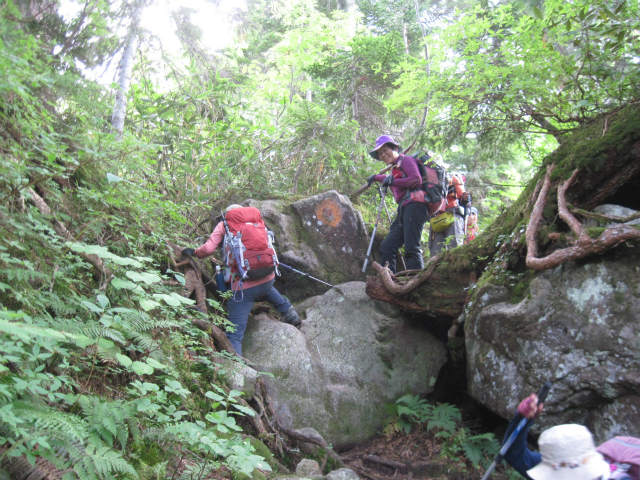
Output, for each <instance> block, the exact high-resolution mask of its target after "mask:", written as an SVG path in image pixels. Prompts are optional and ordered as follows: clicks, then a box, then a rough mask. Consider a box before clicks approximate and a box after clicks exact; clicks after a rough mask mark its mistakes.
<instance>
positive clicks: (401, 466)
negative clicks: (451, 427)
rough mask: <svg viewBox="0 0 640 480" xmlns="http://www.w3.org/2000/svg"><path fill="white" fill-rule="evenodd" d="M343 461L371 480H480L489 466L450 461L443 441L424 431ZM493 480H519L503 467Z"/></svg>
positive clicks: (375, 442) (363, 448)
mask: <svg viewBox="0 0 640 480" xmlns="http://www.w3.org/2000/svg"><path fill="white" fill-rule="evenodd" d="M341 457H342V459H343V461H344V462H345V465H346V466H347V467H348V468H351V469H352V470H353V471H355V472H357V473H358V475H359V476H360V477H361V478H363V479H371V480H392V479H393V480H397V479H399V478H413V479H422V480H444V479H448V480H468V479H470V478H481V477H482V475H483V474H484V472H485V469H484V467H486V466H487V465H488V463H490V462H489V461H484V462H482V464H481V465H482V466H474V465H473V463H472V462H471V461H469V460H468V459H466V458H449V457H447V456H446V453H445V452H443V442H442V440H440V439H438V438H436V435H435V434H434V433H433V432H430V431H428V430H427V429H426V428H424V427H421V428H416V429H414V430H413V431H411V432H410V433H404V432H398V433H396V434H394V435H392V436H388V435H380V436H377V437H375V438H373V439H371V440H369V441H368V442H366V443H363V444H360V445H358V446H356V447H353V448H351V449H350V450H348V451H345V452H342V455H341ZM490 478H492V479H494V480H514V479H516V478H519V477H518V476H517V474H515V471H514V470H513V469H512V468H511V467H509V466H507V465H504V464H501V465H499V466H498V467H497V468H496V469H495V471H494V472H493V474H492V475H491V477H490Z"/></svg>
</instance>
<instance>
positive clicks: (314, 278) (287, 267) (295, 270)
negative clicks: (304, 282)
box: [279, 262, 333, 287]
mask: <svg viewBox="0 0 640 480" xmlns="http://www.w3.org/2000/svg"><path fill="white" fill-rule="evenodd" d="M279 265H280V266H281V267H283V268H286V269H287V270H291V271H292V272H295V273H298V274H300V275H303V276H305V277H307V278H310V279H311V280H315V281H316V282H320V283H324V284H325V285H327V286H328V287H333V285H331V284H330V283H327V282H325V281H324V280H320V279H319V278H316V277H312V276H311V275H309V274H308V273H305V272H303V271H301V270H298V269H296V268H293V267H290V266H289V265H287V264H286V263H282V262H279Z"/></svg>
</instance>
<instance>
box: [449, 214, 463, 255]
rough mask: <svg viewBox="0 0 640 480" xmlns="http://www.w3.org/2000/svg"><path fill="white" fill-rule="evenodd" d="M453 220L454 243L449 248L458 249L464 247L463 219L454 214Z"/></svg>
mask: <svg viewBox="0 0 640 480" xmlns="http://www.w3.org/2000/svg"><path fill="white" fill-rule="evenodd" d="M454 218H455V221H454V222H453V235H454V241H453V243H452V245H451V246H450V247H449V248H453V247H460V246H461V245H464V217H463V216H461V215H458V214H457V213H456V214H455V216H454Z"/></svg>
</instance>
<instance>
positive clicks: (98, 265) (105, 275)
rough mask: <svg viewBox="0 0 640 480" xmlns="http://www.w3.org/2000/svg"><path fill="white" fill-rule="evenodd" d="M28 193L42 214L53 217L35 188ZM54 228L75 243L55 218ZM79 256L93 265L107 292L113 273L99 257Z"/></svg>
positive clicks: (28, 190) (64, 227) (65, 228)
mask: <svg viewBox="0 0 640 480" xmlns="http://www.w3.org/2000/svg"><path fill="white" fill-rule="evenodd" d="M27 192H29V195H31V201H32V202H33V203H34V205H35V206H36V207H37V208H38V210H40V213H42V214H43V215H46V216H51V215H52V212H51V208H50V207H49V205H47V202H45V200H44V199H43V198H42V197H41V196H40V195H38V194H37V193H36V191H35V190H34V189H33V188H28V189H27ZM53 228H54V230H55V231H56V233H57V234H58V235H60V236H61V237H62V238H64V239H65V240H68V241H75V238H74V237H73V235H72V234H71V232H69V230H67V227H66V226H65V225H64V224H63V223H62V222H60V221H59V220H57V219H55V218H53ZM79 255H80V256H81V257H82V258H84V259H85V260H86V261H87V262H89V263H90V264H91V265H93V267H94V268H95V269H96V271H97V272H98V274H99V278H100V287H99V288H100V290H106V288H107V286H108V285H109V282H110V281H111V278H112V277H113V273H111V270H109V269H108V268H107V267H106V266H105V264H104V262H103V261H102V259H101V258H100V257H99V256H97V255H94V254H86V253H79Z"/></svg>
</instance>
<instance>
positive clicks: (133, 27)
mask: <svg viewBox="0 0 640 480" xmlns="http://www.w3.org/2000/svg"><path fill="white" fill-rule="evenodd" d="M143 8H144V1H143V0H138V1H136V3H135V4H134V6H133V14H132V17H131V24H130V25H129V32H128V33H127V38H126V40H125V46H124V51H123V52H122V58H121V59H120V64H119V65H118V90H117V91H116V102H115V105H114V107H113V115H112V116H111V127H112V128H113V130H114V131H115V132H116V133H117V134H118V138H122V132H123V130H124V119H125V116H126V112H127V93H128V92H129V83H130V81H131V70H132V69H133V57H134V55H135V53H136V47H137V45H138V32H139V27H140V16H141V15H142V9H143Z"/></svg>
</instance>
